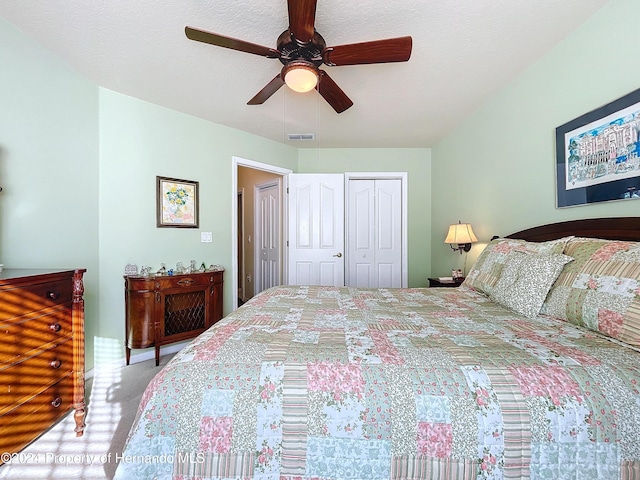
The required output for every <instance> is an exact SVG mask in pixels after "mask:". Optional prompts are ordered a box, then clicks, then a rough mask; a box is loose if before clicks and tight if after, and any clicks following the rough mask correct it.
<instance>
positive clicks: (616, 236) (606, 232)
mask: <svg viewBox="0 0 640 480" xmlns="http://www.w3.org/2000/svg"><path fill="white" fill-rule="evenodd" d="M569 235H574V236H576V237H590V238H603V239H606V240H626V241H633V242H638V241H640V217H612V218H589V219H583V220H571V221H568V222H559V223H551V224H549V225H541V226H539V227H533V228H528V229H526V230H522V231H520V232H516V233H512V234H511V235H507V236H506V238H518V239H521V240H527V241H529V242H545V241H547V240H555V239H557V238H562V237H566V236H569Z"/></svg>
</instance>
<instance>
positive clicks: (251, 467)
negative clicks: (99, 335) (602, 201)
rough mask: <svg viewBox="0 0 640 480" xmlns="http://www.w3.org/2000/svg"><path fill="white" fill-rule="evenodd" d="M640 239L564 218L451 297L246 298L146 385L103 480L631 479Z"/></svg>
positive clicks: (333, 291)
mask: <svg viewBox="0 0 640 480" xmlns="http://www.w3.org/2000/svg"><path fill="white" fill-rule="evenodd" d="M639 242H640V217H634V218H609V219H594V220H581V221H573V222H563V223H557V224H553V225H547V226H544V227H537V228H534V229H529V230H525V231H523V232H518V233H517V234H512V235H508V236H506V237H504V238H498V239H494V240H492V241H491V242H490V243H489V245H488V246H487V248H486V249H485V250H484V251H483V252H482V254H481V255H480V256H479V257H478V260H477V262H476V263H475V265H474V266H473V268H472V269H471V270H470V272H469V274H468V275H467V279H466V280H465V282H464V283H463V285H462V286H461V287H459V288H407V289H356V288H348V287H345V288H333V287H313V286H282V287H276V288H272V289H269V290H267V291H265V292H262V293H261V294H259V295H258V296H256V297H255V298H253V299H252V300H250V301H249V302H248V303H247V304H245V305H244V306H243V307H241V308H239V309H238V310H237V311H235V312H233V313H232V314H230V315H229V316H227V317H226V318H225V319H223V320H221V321H220V322H218V323H217V324H216V325H214V326H213V327H212V328H211V329H209V330H208V331H206V332H204V333H203V334H202V335H200V336H199V337H198V338H196V339H194V341H193V342H191V343H190V344H189V345H188V346H186V347H185V348H184V349H183V350H181V351H180V352H179V353H178V354H177V355H176V356H175V357H174V358H173V359H172V360H171V361H170V362H169V363H168V364H167V365H166V367H164V368H163V369H162V370H161V371H160V372H159V373H158V374H157V376H156V377H155V378H154V380H153V381H152V382H151V383H150V384H149V386H148V387H147V389H146V391H145V393H144V395H143V398H142V400H141V402H140V407H139V411H138V414H137V417H136V420H135V422H134V424H133V425H132V427H131V430H130V433H129V437H128V440H127V444H126V448H125V450H124V452H122V457H121V459H120V463H119V465H118V469H117V472H116V475H115V478H116V479H118V480H131V479H141V480H142V479H158V480H192V479H193V480H195V479H198V480H207V479H279V480H297V479H300V480H302V479H304V480H310V479H318V480H320V479H322V480H338V479H340V480H342V479H353V480H373V479H376V480H377V479H395V480H403V479H451V480H461V479H502V478H504V479H524V478H532V479H552V478H553V479H575V480H578V479H579V480H585V479H587V480H588V479H594V480H595V479H607V480H610V479H635V478H640V391H639V389H638V383H639V382H640V353H639V352H640V350H639V349H638V347H640V243H639Z"/></svg>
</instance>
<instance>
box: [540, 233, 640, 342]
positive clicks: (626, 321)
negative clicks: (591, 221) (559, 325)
mask: <svg viewBox="0 0 640 480" xmlns="http://www.w3.org/2000/svg"><path fill="white" fill-rule="evenodd" d="M564 253H565V255H569V256H571V257H573V258H574V261H573V262H571V263H570V264H569V265H567V266H566V267H565V268H564V270H563V271H562V273H561V274H560V275H559V276H558V279H557V280H556V282H555V284H554V285H553V288H552V289H551V291H550V292H549V295H548V296H547V299H546V300H545V303H544V305H543V307H542V310H541V312H540V313H542V314H546V315H550V316H553V317H556V318H559V319H562V320H566V321H568V322H571V323H575V324H578V325H582V326H584V327H587V328H589V329H591V330H595V331H598V332H601V333H604V334H605V335H608V336H610V337H613V338H617V339H618V340H621V341H623V342H625V343H628V344H630V345H634V346H637V347H640V242H619V241H612V240H597V239H591V238H574V239H572V240H571V241H570V242H568V243H567V245H566V247H565V249H564Z"/></svg>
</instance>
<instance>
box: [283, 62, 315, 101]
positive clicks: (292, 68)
mask: <svg viewBox="0 0 640 480" xmlns="http://www.w3.org/2000/svg"><path fill="white" fill-rule="evenodd" d="M282 78H283V79H284V83H286V84H287V86H288V87H289V88H290V89H291V90H293V91H294V92H300V93H305V92H310V91H311V90H313V89H314V88H316V85H318V69H317V68H316V66H315V65H314V64H313V63H311V62H307V61H304V60H295V61H293V62H289V63H288V64H286V65H285V66H284V67H283V68H282Z"/></svg>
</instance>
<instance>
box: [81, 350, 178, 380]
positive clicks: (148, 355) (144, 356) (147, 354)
mask: <svg viewBox="0 0 640 480" xmlns="http://www.w3.org/2000/svg"><path fill="white" fill-rule="evenodd" d="M190 341H191V340H187V341H185V342H178V343H172V344H171V345H164V346H162V347H160V357H162V356H163V355H170V354H172V353H177V352H179V351H180V350H182V348H183V347H184V346H186V345H187V344H188V343H189V342H190ZM155 358H156V351H155V350H147V351H143V352H140V353H136V354H133V355H131V359H130V362H129V364H130V365H133V364H134V363H140V362H146V361H147V360H155ZM126 365H127V360H126V358H124V357H123V358H121V359H120V360H116V361H115V362H109V368H122V367H124V366H126ZM94 375H95V367H94V368H91V369H89V370H87V371H86V372H85V374H84V379H85V380H89V379H91V378H93V377H94Z"/></svg>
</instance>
